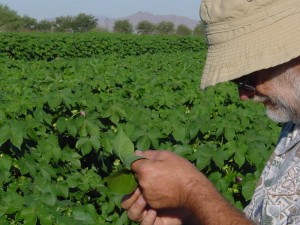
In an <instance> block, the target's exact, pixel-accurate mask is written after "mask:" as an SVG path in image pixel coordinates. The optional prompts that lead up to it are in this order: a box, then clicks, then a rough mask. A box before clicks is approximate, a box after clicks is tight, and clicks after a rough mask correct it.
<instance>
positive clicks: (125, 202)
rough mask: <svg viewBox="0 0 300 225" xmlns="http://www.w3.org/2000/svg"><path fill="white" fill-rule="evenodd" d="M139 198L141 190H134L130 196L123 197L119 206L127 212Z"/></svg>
mask: <svg viewBox="0 0 300 225" xmlns="http://www.w3.org/2000/svg"><path fill="white" fill-rule="evenodd" d="M140 196H141V190H140V189H139V188H137V189H135V191H134V192H133V193H132V194H130V195H126V196H124V197H123V199H122V204H121V205H122V208H123V209H125V210H128V209H129V208H130V207H131V206H132V205H133V203H134V202H135V201H136V200H137V199H138V198H139V197H140Z"/></svg>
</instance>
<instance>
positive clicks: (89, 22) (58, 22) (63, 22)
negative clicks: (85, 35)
mask: <svg viewBox="0 0 300 225" xmlns="http://www.w3.org/2000/svg"><path fill="white" fill-rule="evenodd" d="M96 26H97V19H96V18H95V17H94V16H92V15H87V14H85V13H80V14H78V15H77V16H75V17H72V16H60V17H57V18H56V19H55V22H54V27H55V31H60V32H63V31H69V32H87V31H90V30H92V29H94V28H96Z"/></svg>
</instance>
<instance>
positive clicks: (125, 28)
mask: <svg viewBox="0 0 300 225" xmlns="http://www.w3.org/2000/svg"><path fill="white" fill-rule="evenodd" d="M113 29H114V32H117V33H125V34H131V33H133V26H132V24H131V23H130V22H129V20H116V21H115V23H114V28H113Z"/></svg>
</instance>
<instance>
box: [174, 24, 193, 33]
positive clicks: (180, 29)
mask: <svg viewBox="0 0 300 225" xmlns="http://www.w3.org/2000/svg"><path fill="white" fill-rule="evenodd" d="M192 33H193V31H192V30H191V29H190V28H188V27H187V26H186V25H184V24H180V25H178V27H177V29H176V34H177V35H192Z"/></svg>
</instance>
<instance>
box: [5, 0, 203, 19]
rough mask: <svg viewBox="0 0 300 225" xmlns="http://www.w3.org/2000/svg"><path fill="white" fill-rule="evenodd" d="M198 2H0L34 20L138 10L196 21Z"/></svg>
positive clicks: (118, 14)
mask: <svg viewBox="0 0 300 225" xmlns="http://www.w3.org/2000/svg"><path fill="white" fill-rule="evenodd" d="M200 2H201V0H0V3H1V4H4V5H7V6H8V7H9V8H10V9H12V10H14V11H17V13H18V14H19V15H21V16H24V15H27V16H30V17H33V18H35V19H37V20H41V19H49V18H55V17H59V16H76V15H78V14H79V13H86V14H88V15H93V16H105V17H109V18H120V17H126V16H130V15H132V14H134V13H136V12H138V11H142V12H149V13H152V14H155V15H178V16H184V17H187V18H190V19H195V20H199V6H200Z"/></svg>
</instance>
